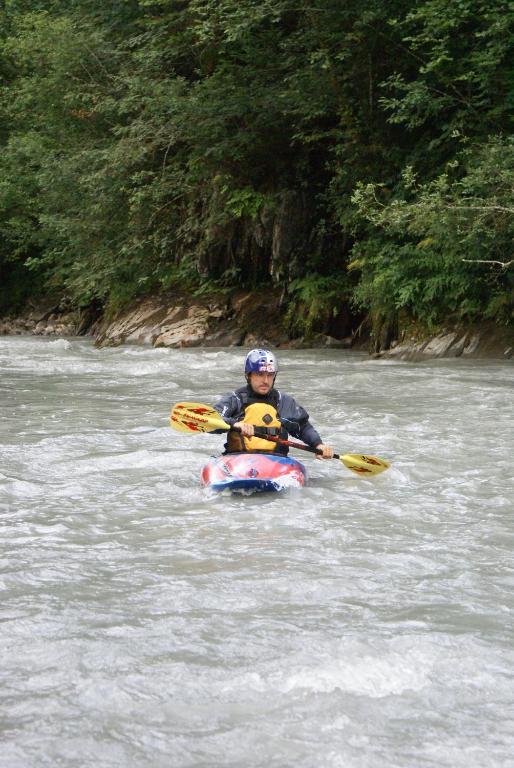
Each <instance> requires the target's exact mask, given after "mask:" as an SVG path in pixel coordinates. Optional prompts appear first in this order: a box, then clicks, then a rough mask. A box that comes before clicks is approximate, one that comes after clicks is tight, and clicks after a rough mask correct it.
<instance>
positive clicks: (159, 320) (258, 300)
mask: <svg viewBox="0 0 514 768" xmlns="http://www.w3.org/2000/svg"><path fill="white" fill-rule="evenodd" d="M265 337H266V339H267V340H268V343H269V344H271V345H273V346H278V345H280V344H283V343H285V342H286V341H287V339H288V336H287V333H286V330H285V328H284V325H283V321H282V316H281V314H280V311H279V309H278V292H277V291H270V292H267V293H266V294H262V295H261V294H256V293H249V292H242V291H241V292H238V293H236V294H234V295H233V296H232V297H229V298H226V297H223V296H221V297H218V298H214V299H213V298H212V297H210V299H209V298H205V299H194V298H191V297H187V296H175V297H172V296H160V297H152V298H146V299H143V300H142V301H140V302H139V303H138V304H137V305H136V306H135V307H132V308H131V309H129V310H127V311H124V312H121V313H120V314H119V315H118V316H117V317H116V318H114V319H113V320H111V321H103V322H102V323H101V325H100V326H99V328H98V329H97V333H96V344H97V345H98V346H116V345H118V344H123V343H126V342H128V343H135V344H152V345H154V346H156V347H199V346H204V347H209V346H211V347H212V346H239V345H241V344H248V343H249V344H251V343H263V340H264V338H265Z"/></svg>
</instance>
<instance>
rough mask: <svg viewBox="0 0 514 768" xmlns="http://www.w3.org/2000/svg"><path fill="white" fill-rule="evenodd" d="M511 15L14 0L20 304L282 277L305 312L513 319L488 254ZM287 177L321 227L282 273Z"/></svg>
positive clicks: (13, 185)
mask: <svg viewBox="0 0 514 768" xmlns="http://www.w3.org/2000/svg"><path fill="white" fill-rule="evenodd" d="M513 16H514V14H513V12H512V8H511V4H510V3H507V2H499V3H497V4H495V5H491V4H490V3H487V2H484V0H459V2H458V3H448V2H446V0H416V2H414V3H412V2H406V0H390V2H387V3H385V2H383V1H382V0H349V1H348V2H345V3H341V2H339V1H338V0H321V1H320V2H318V3H316V4H314V5H313V4H312V3H307V2H305V1H304V0H295V2H293V1H292V0H238V2H236V0H124V2H123V3H120V2H117V3H114V2H112V0H109V1H108V2H103V3H100V2H99V1H98V0H81V1H80V2H79V0H8V1H7V2H6V3H4V8H3V10H2V11H0V91H1V93H0V146H1V150H2V151H1V153H0V235H1V243H0V266H1V267H2V268H3V270H4V273H5V274H6V275H7V277H8V280H9V286H10V287H9V290H8V292H7V293H5V292H4V303H6V304H7V303H9V296H11V297H12V302H11V303H14V301H20V300H21V299H22V297H23V296H24V295H26V294H27V293H32V292H34V291H35V290H37V289H38V288H39V290H43V291H46V290H50V289H51V288H53V289H55V290H57V291H60V292H63V293H65V294H66V295H67V296H68V297H69V298H70V299H71V300H72V301H73V302H74V303H75V304H78V305H86V304H88V303H90V302H92V301H100V302H103V303H104V304H105V305H107V306H108V307H109V308H110V310H111V311H115V310H116V309H118V308H119V307H120V306H122V305H123V304H124V303H126V302H129V301H131V300H132V298H133V297H134V296H137V295H139V294H141V293H143V292H147V291H154V290H159V289H161V288H166V289H169V288H173V287H175V286H177V287H179V286H181V287H184V286H187V287H188V288H190V289H196V290H202V286H203V285H211V284H213V281H214V283H215V284H216V285H222V286H227V285H228V286H230V285H241V284H247V285H254V284H257V283H260V282H262V281H271V280H275V281H282V282H283V283H284V288H285V291H286V293H287V295H288V296H289V299H290V302H291V309H290V318H291V323H292V324H293V325H294V324H295V323H296V322H297V318H298V317H302V319H303V321H304V330H305V329H307V330H309V329H314V330H315V329H317V328H318V327H319V328H321V327H322V326H323V325H325V327H326V324H327V323H328V321H329V318H330V317H331V316H332V314H333V313H334V312H337V308H338V307H340V306H341V305H342V304H345V303H347V302H348V301H349V299H350V296H351V295H352V292H353V291H355V294H354V300H355V302H356V303H357V304H359V305H360V306H365V307H366V308H367V309H368V310H369V311H370V312H371V314H372V315H373V316H377V317H378V316H384V315H390V314H391V313H392V314H394V313H396V312H397V311H398V310H403V311H405V312H409V313H410V314H412V315H414V316H416V317H418V318H420V319H421V320H424V321H425V322H436V321H437V319H438V318H441V317H443V316H444V315H445V314H447V313H456V314H458V315H459V316H462V317H465V318H479V317H482V316H490V317H494V318H495V319H497V320H498V321H502V322H504V321H506V320H507V319H508V317H509V316H510V311H511V310H510V307H511V305H510V298H509V295H510V293H509V292H510V291H511V289H512V281H511V274H512V270H511V268H508V267H507V268H505V269H504V268H502V267H501V265H498V264H497V265H491V264H483V263H481V262H482V261H500V262H503V263H507V262H508V261H509V259H510V258H511V256H510V254H511V253H512V242H511V238H512V216H511V214H510V213H509V211H510V209H511V208H512V174H513V170H514V168H513V164H512V159H511V158H512V142H511V139H510V136H511V133H512V114H513V110H512V107H513V106H514V80H513V77H512V68H511V66H510V62H511V61H512V54H513V38H514V35H513ZM291 193H294V194H295V195H296V197H295V199H297V200H301V201H302V204H301V208H298V210H297V211H296V214H295V218H294V221H295V222H297V221H298V227H299V231H301V234H302V237H303V240H304V244H303V250H302V249H299V247H298V245H297V244H295V245H294V247H293V246H291V248H290V252H289V259H290V261H291V265H290V268H287V269H286V268H284V266H283V265H282V266H280V268H278V267H277V265H276V251H277V247H278V246H277V242H279V241H280V242H281V243H284V242H286V241H287V240H288V237H287V236H286V235H285V233H284V231H283V229H284V227H285V225H286V224H287V222H286V223H284V217H282V219H281V218H280V216H279V212H280V211H281V210H283V201H284V200H285V199H286V198H287V199H291ZM288 196H289V197H288ZM503 209H505V210H503ZM301 227H303V228H304V229H305V232H304V231H303V229H301ZM281 228H282V230H281ZM289 239H291V238H289ZM286 254H287V250H286ZM281 258H285V257H281ZM464 259H470V261H465V260H464ZM348 265H350V266H351V269H350V272H349V271H348ZM300 307H302V308H303V309H302V310H301V313H299V312H298V309H299V308H300Z"/></svg>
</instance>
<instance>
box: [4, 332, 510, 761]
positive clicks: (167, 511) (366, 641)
mask: <svg viewBox="0 0 514 768" xmlns="http://www.w3.org/2000/svg"><path fill="white" fill-rule="evenodd" d="M278 357H279V364H280V366H281V371H280V373H279V377H278V379H277V386H278V388H279V389H283V390H284V391H286V392H289V393H290V394H292V395H293V396H295V397H296V398H297V399H298V400H299V402H301V403H302V404H303V405H304V406H305V407H306V408H307V410H308V411H309V413H310V414H311V420H312V422H313V423H314V424H315V426H316V427H317V428H318V430H319V432H320V433H321V435H322V437H323V439H324V440H325V442H329V443H331V444H332V445H333V446H334V447H335V448H336V450H338V451H339V452H341V453H345V452H348V453H358V452H362V453H368V454H373V455H376V456H380V457H382V458H385V459H387V460H389V461H390V462H391V463H392V466H391V468H390V469H389V470H388V471H387V472H384V473H383V474H381V475H379V476H377V477H374V478H371V479H367V478H362V477H358V476H356V475H354V474H353V473H352V472H350V471H349V470H348V469H346V468H345V467H344V466H343V465H342V464H341V463H340V462H338V461H335V460H334V461H318V460H316V459H314V458H312V457H311V456H309V455H308V454H302V455H299V452H296V453H295V452H294V451H293V455H296V456H297V457H298V458H300V459H301V460H302V461H303V462H304V463H305V464H306V466H307V469H308V471H309V474H310V481H309V485H308V486H306V487H305V488H304V489H301V490H294V489H290V490H288V491H286V492H285V493H284V494H270V495H265V494H263V495H254V496H249V497H243V496H237V495H232V496H231V495H218V496H216V495H211V494H209V492H208V491H206V490H203V489H202V488H201V487H200V485H199V473H200V469H201V467H202V465H203V463H204V462H205V461H206V459H207V458H208V457H209V456H210V455H213V454H216V453H217V452H220V450H221V448H222V444H223V440H224V439H223V436H221V435H191V436H190V435H185V434H179V433H177V432H174V431H172V430H171V429H170V428H169V426H168V415H169V411H170V407H171V405H172V404H173V403H175V402H177V401H179V400H192V401H199V402H207V403H212V402H214V400H215V399H216V398H217V397H218V396H219V395H221V394H222V393H224V392H226V391H230V390H231V389H233V388H235V387H236V386H240V385H241V384H242V383H244V382H243V377H242V373H241V367H242V360H243V351H242V350H240V349H222V350H200V349H187V350H169V349H151V348H141V347H120V348H117V349H103V350H98V349H95V348H94V347H93V346H92V344H91V342H90V341H88V340H84V339H58V340H48V339H38V338H31V337H11V338H5V337H4V338H2V339H0V375H1V378H0V386H1V389H0V398H1V413H2V418H1V422H0V451H1V463H0V536H1V551H0V590H1V592H0V594H1V599H0V658H1V664H0V766H1V768H40V767H41V768H42V767H43V766H45V767H46V766H51V767H52V768H54V766H59V768H229V767H230V768H261V767H262V768H289V767H291V768H293V767H294V768H384V767H386V768H388V767H390V768H418V767H419V768H421V767H423V768H424V767H425V766H427V767H428V766H431V767H434V768H443V767H446V766H448V768H450V767H451V768H460V767H461V766H462V768H488V767H489V766H490V767H491V768H492V767H494V768H497V767H499V766H502V767H507V766H509V767H511V766H514V558H513V551H514V515H513V512H514V479H513V477H514V470H513V453H514V427H513V418H512V411H513V395H514V365H513V363H512V362H511V361H505V362H501V361H498V362H493V361H487V362H484V361H464V360H450V361H448V360H445V361H432V362H426V363H417V364H407V363H401V362H388V361H381V360H370V359H368V358H367V357H366V356H365V355H362V354H359V353H349V352H342V351H330V352H329V351H320V350H302V351H283V352H280V351H279V355H278Z"/></svg>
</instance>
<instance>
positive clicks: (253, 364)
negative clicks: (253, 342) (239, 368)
mask: <svg viewBox="0 0 514 768" xmlns="http://www.w3.org/2000/svg"><path fill="white" fill-rule="evenodd" d="M277 371H278V364H277V358H276V357H275V355H274V354H273V352H270V351H269V350H268V349H252V350H251V351H250V352H248V354H247V355H246V359H245V374H246V376H248V375H249V374H250V373H274V374H275V375H276V374H277Z"/></svg>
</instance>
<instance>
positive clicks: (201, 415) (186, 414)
mask: <svg viewBox="0 0 514 768" xmlns="http://www.w3.org/2000/svg"><path fill="white" fill-rule="evenodd" d="M170 427H173V429H176V430H177V432H189V433H195V432H214V431H215V430H216V429H222V430H224V431H227V430H228V429H230V425H229V424H227V423H226V422H225V421H223V419H222V418H221V416H220V415H219V413H218V411H216V410H215V409H214V408H211V406H210V405H204V404H203V403H177V404H176V405H174V406H173V408H172V410H171V414H170Z"/></svg>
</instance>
